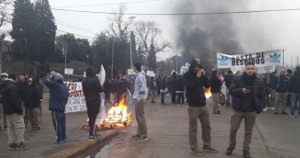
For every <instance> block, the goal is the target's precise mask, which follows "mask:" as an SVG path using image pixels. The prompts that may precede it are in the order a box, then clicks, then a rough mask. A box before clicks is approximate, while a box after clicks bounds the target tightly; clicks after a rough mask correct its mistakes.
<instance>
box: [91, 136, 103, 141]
mask: <svg viewBox="0 0 300 158" xmlns="http://www.w3.org/2000/svg"><path fill="white" fill-rule="evenodd" d="M101 137H102V136H101V135H93V136H90V137H89V141H96V140H99V139H101Z"/></svg>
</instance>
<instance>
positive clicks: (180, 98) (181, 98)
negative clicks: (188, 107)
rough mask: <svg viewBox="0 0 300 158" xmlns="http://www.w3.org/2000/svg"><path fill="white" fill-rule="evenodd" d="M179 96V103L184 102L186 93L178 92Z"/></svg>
mask: <svg viewBox="0 0 300 158" xmlns="http://www.w3.org/2000/svg"><path fill="white" fill-rule="evenodd" d="M177 96H178V103H179V104H184V93H177Z"/></svg>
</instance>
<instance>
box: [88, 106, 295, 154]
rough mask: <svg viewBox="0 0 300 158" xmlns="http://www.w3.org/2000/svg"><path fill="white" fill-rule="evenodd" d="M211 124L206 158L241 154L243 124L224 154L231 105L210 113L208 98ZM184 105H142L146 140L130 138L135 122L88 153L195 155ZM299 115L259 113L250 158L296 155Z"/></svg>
mask: <svg viewBox="0 0 300 158" xmlns="http://www.w3.org/2000/svg"><path fill="white" fill-rule="evenodd" d="M207 106H208V107H209V110H210V119H211V127H212V132H211V135H212V146H213V147H214V148H216V149H217V150H218V153H206V154H205V155H204V157H207V158H223V157H224V158H227V157H232V158H240V157H242V144H243V143H242V142H243V135H244V125H243V124H242V126H241V127H240V130H239V132H238V136H237V139H238V143H237V147H236V149H235V150H234V153H233V155H231V156H227V155H225V150H226V148H227V146H228V142H229V129H230V124H229V120H230V116H231V114H232V109H231V108H226V107H221V110H222V114H220V115H214V114H212V105H211V101H208V105H207ZM187 107H188V106H187V105H185V106H176V105H171V104H169V105H160V104H157V103H156V104H151V103H149V102H147V103H146V105H145V112H146V119H147V124H148V133H149V140H148V141H146V142H142V143H138V142H137V141H135V140H133V139H131V136H132V135H134V134H135V132H136V122H135V120H134V114H133V117H132V118H133V122H132V124H131V126H129V127H127V128H125V129H122V130H120V132H121V134H120V135H119V136H118V137H117V138H115V139H113V140H112V141H111V142H110V143H108V144H106V145H105V146H104V147H103V148H102V149H97V150H94V151H91V152H90V153H88V154H87V156H86V157H87V158H88V157H97V158H99V157H100V158H116V157H118V158H194V157H196V156H193V155H191V153H190V148H189V143H188V115H187ZM198 141H199V142H198V143H199V145H200V146H201V145H202V140H201V127H200V124H199V126H198ZM299 149H300V119H298V118H297V119H291V118H289V117H288V116H287V115H274V114H273V112H271V111H269V112H264V113H262V114H259V115H258V117H257V122H256V125H255V128H254V130H253V139H252V144H251V155H252V157H253V158H299V157H300V156H299V155H300V150H299Z"/></svg>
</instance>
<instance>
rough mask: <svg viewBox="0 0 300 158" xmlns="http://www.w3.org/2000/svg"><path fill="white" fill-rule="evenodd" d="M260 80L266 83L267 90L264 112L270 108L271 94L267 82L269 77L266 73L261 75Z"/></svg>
mask: <svg viewBox="0 0 300 158" xmlns="http://www.w3.org/2000/svg"><path fill="white" fill-rule="evenodd" d="M259 78H260V79H261V80H262V81H263V82H264V85H265V88H266V106H265V108H264V109H263V111H268V109H269V108H268V107H269V106H270V96H269V95H270V92H269V85H268V82H267V76H266V74H265V73H262V74H260V76H259Z"/></svg>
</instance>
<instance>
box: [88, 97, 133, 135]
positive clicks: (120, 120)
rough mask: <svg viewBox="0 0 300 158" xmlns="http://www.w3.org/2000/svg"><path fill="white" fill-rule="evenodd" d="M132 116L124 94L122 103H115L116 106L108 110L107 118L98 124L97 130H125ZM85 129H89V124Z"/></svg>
mask: <svg viewBox="0 0 300 158" xmlns="http://www.w3.org/2000/svg"><path fill="white" fill-rule="evenodd" d="M130 115H131V113H130V112H128V106H127V105H126V101H125V94H123V95H122V96H121V98H120V102H119V103H115V104H114V106H112V107H111V108H110V109H109V110H108V112H107V114H106V118H105V119H101V120H100V121H99V122H96V126H97V130H101V129H110V128H123V127H125V126H127V125H129V124H130V121H131V120H130ZM83 128H84V129H88V128H89V127H88V124H84V125H83Z"/></svg>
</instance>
